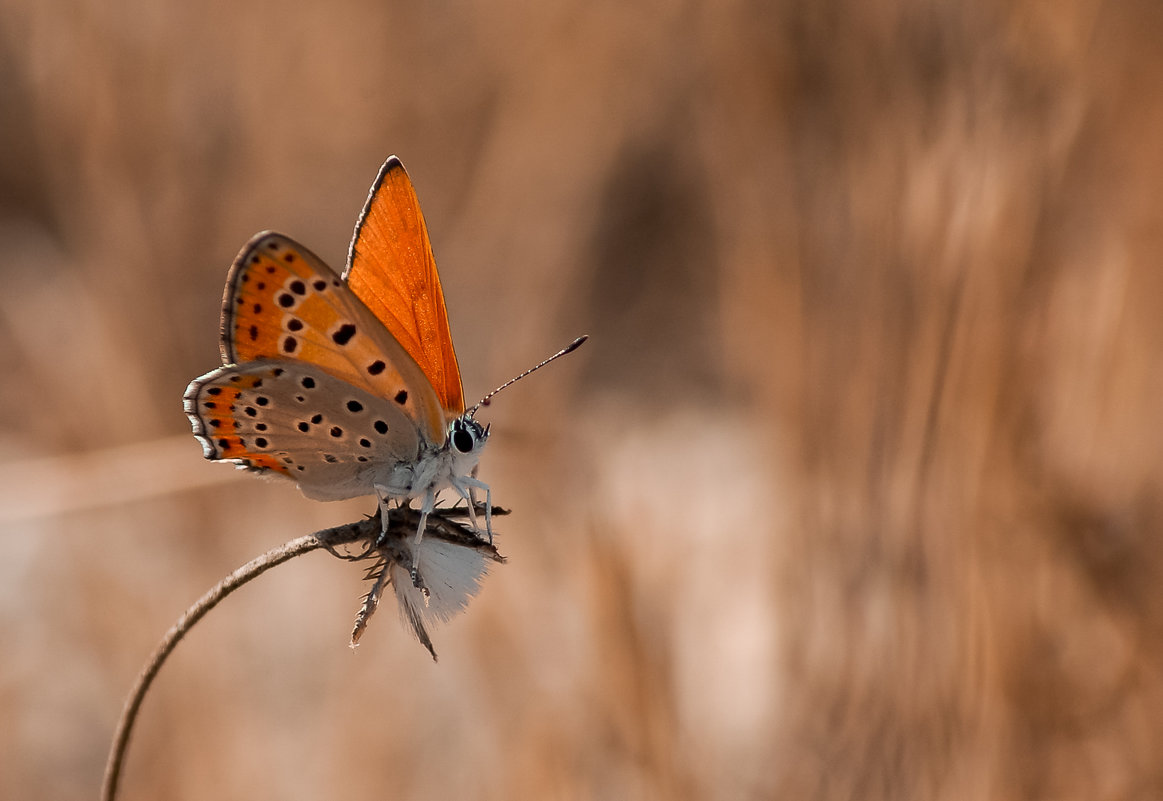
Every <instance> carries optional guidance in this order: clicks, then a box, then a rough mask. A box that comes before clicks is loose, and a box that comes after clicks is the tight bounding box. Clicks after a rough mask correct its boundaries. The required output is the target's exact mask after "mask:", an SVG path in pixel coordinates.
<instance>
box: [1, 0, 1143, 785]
mask: <svg viewBox="0 0 1163 801" xmlns="http://www.w3.org/2000/svg"><path fill="white" fill-rule="evenodd" d="M1161 39H1163V11H1161V10H1160V7H1159V6H1158V5H1157V4H1156V3H1153V2H1146V1H1143V2H1136V1H1135V0H1128V1H1127V2H1116V3H1101V2H1096V1H1094V0H1066V1H1065V2H1061V3H1055V4H1048V3H1040V2H1034V1H1033V0H1018V1H1017V2H1008V3H999V2H985V3H979V4H970V3H964V4H950V3H934V2H925V0H883V1H882V2H873V3H866V2H856V1H855V0H838V2H832V3H826V4H823V3H821V4H817V3H809V2H774V3H768V2H748V1H747V0H729V1H728V2H722V3H719V2H715V3H712V2H702V3H699V2H687V3H679V2H667V1H666V0H647V2H641V3H635V4H622V3H613V2H606V1H605V0H597V1H596V2H566V3H556V4H544V5H538V4H519V3H509V4H496V3H459V2H438V3H430V4H406V3H373V2H366V1H361V0H350V1H348V2H340V3H337V4H322V3H293V4H285V3H273V2H267V0H247V1H246V2H239V3H235V2H207V3H198V4H181V3H153V2H145V0H126V2H120V3H112V4H110V3H96V2H85V0H79V1H74V2H64V1H63V0H41V1H40V2H37V3H21V2H13V0H3V2H0V110H2V112H0V367H2V369H3V376H4V377H3V380H2V381H0V643H2V645H0V649H2V653H3V656H2V657H0V797H4V798H13V799H16V798H22V799H74V798H75V799H81V798H92V797H94V796H95V794H96V791H97V788H98V786H99V783H100V776H101V771H102V769H103V766H104V760H105V756H106V749H107V748H108V745H109V739H110V737H111V735H112V732H113V726H114V722H115V720H116V717H117V715H118V713H119V712H120V709H121V704H122V702H123V699H124V696H125V694H126V692H127V691H128V690H129V687H130V685H131V683H132V681H133V678H134V676H135V675H136V673H137V670H138V669H139V667H140V666H141V664H142V662H143V661H144V659H145V658H146V656H147V655H148V654H149V653H150V651H151V650H152V648H153V647H154V645H155V643H156V641H157V640H158V638H159V637H160V636H161V634H162V633H163V632H164V631H165V629H166V628H167V627H168V626H169V625H170V624H171V623H172V622H173V621H174V620H175V619H176V617H177V616H178V615H179V614H180V613H181V611H182V610H183V609H184V608H185V607H186V605H187V604H188V603H190V602H191V601H192V600H193V599H194V598H196V597H197V596H198V595H200V594H201V593H202V592H203V591H204V590H205V589H206V588H208V587H209V586H210V585H212V584H213V583H214V582H215V581H217V580H218V579H219V578H221V577H222V576H224V575H225V574H226V573H227V572H229V571H230V570H231V569H233V568H234V567H235V566H237V565H238V564H241V563H242V562H244V561H245V560H247V559H249V558H250V557H252V556H254V555H256V554H257V553H259V552H261V551H263V550H265V549H267V548H269V547H272V546H274V545H276V544H279V543H281V542H283V541H285V540H287V539H290V538H291V537H294V536H298V535H301V534H304V533H308V532H310V531H313V530H316V529H318V528H322V527H324V526H329V525H334V524H338V523H342V522H346V521H349V520H353V519H356V518H357V517H358V516H359V515H361V514H363V513H366V512H370V511H371V510H372V508H373V506H374V504H373V502H372V501H371V500H368V499H365V500H360V501H353V502H345V503H342V504H318V503H312V502H310V501H306V500H305V499H303V498H302V497H301V496H300V495H299V493H298V492H297V491H296V490H295V488H294V487H293V486H292V485H290V484H284V483H279V482H273V481H271V482H264V481H260V480H256V479H253V478H249V477H247V476H245V475H244V474H241V473H237V472H235V471H232V470H230V469H228V468H226V467H223V466H220V465H213V464H209V463H207V462H204V461H203V460H202V458H201V451H200V448H199V446H198V444H197V443H196V442H195V440H194V438H193V437H192V436H191V435H190V433H189V426H188V423H187V421H186V418H185V417H184V415H183V414H182V409H181V395H182V391H183V389H184V388H185V386H186V383H187V382H188V381H189V379H191V378H192V377H194V376H196V375H199V374H201V373H203V372H205V371H207V370H209V369H211V368H213V367H214V366H216V365H217V363H218V350H217V326H218V307H219V302H220V297H221V292H222V287H223V283H224V279H225V275H226V269H227V266H228V265H229V263H230V261H231V259H232V258H233V257H234V255H235V253H236V252H237V251H238V249H239V248H240V247H241V246H242V245H243V243H244V242H246V240H247V238H248V237H250V236H251V235H252V234H253V233H255V232H256V231H259V230H261V229H264V228H272V229H276V230H279V231H282V232H284V233H286V234H289V235H290V236H292V237H294V238H296V239H298V240H299V241H301V242H303V243H304V244H305V245H307V246H308V247H309V248H311V249H313V250H314V251H316V252H317V253H319V254H320V255H321V256H323V257H324V258H326V259H328V260H329V261H330V262H331V263H332V264H333V265H334V266H336V267H337V268H339V267H341V266H342V263H343V259H344V256H345V254H346V248H347V244H348V240H349V238H350V235H351V230H352V227H353V225H354V222H355V217H356V214H357V213H358V211H359V209H360V208H361V206H362V204H363V201H364V198H365V196H366V193H367V189H368V186H369V184H370V182H371V180H372V178H373V177H374V175H375V173H376V170H377V168H378V167H379V165H380V163H381V162H382V161H383V159H384V158H385V157H386V156H387V155H388V154H390V153H396V154H398V155H400V156H401V157H402V159H403V161H404V163H405V165H407V167H408V170H409V172H410V174H411V176H412V179H413V181H414V182H415V184H416V186H417V189H418V192H419V194H420V198H421V201H422V203H423V206H424V210H425V213H426V216H427V219H428V222H429V226H430V229H431V234H432V239H433V243H434V247H435V250H436V254H437V259H438V262H439V264H440V267H441V275H442V278H443V282H444V287H445V292H446V295H447V300H448V307H449V310H450V315H451V322H452V329H453V335H454V337H455V338H456V341H457V343H458V351H459V354H460V361H461V365H462V369H463V372H464V382H465V391H466V396H467V397H468V398H469V399H470V402H471V399H475V398H477V397H479V396H480V395H481V394H483V393H484V392H486V391H487V390H488V389H490V388H492V387H493V386H494V385H496V384H497V383H499V382H500V381H502V380H504V379H506V378H508V377H509V376H511V375H513V374H514V373H516V372H518V371H520V370H522V369H524V368H525V367H527V366H528V365H530V364H531V363H533V362H534V361H536V360H538V359H540V358H542V357H543V356H545V355H547V354H548V353H550V352H552V351H553V350H554V349H556V348H557V347H560V346H561V345H563V344H565V343H566V342H568V341H569V340H570V339H571V338H572V337H573V336H575V335H577V334H579V333H583V332H585V333H589V334H591V335H592V337H593V339H592V342H591V343H590V344H588V345H587V346H586V347H585V348H583V349H582V350H581V351H579V352H578V353H577V354H576V355H574V356H571V357H570V358H569V359H568V360H566V361H564V362H562V363H560V364H557V365H555V366H554V367H552V368H550V369H549V370H546V371H545V372H543V373H541V374H540V375H539V376H537V377H536V378H534V379H530V380H529V381H527V382H523V383H522V384H521V385H519V386H518V387H515V388H513V389H511V390H509V391H508V392H507V393H506V394H505V395H504V396H502V397H500V398H498V399H497V401H496V403H495V404H493V406H491V407H490V408H489V409H488V411H487V414H486V416H485V417H486V419H487V420H489V421H491V422H492V423H493V430H494V437H493V439H492V441H491V444H490V446H489V449H488V451H487V452H486V454H485V458H484V461H483V466H482V476H483V477H484V478H485V479H486V480H487V481H488V482H489V483H490V484H491V485H492V487H493V491H494V498H495V499H496V501H497V502H498V503H501V504H502V505H505V506H510V507H512V508H513V509H514V510H515V511H514V514H513V515H512V516H511V517H508V518H505V519H503V520H501V521H499V524H500V530H501V532H502V536H501V538H500V540H499V544H500V546H501V550H502V552H504V553H505V554H507V555H508V556H509V557H510V561H509V563H508V564H506V565H503V566H500V567H498V568H497V569H495V570H494V571H493V574H492V575H491V576H490V577H489V579H488V580H487V581H486V583H485V586H484V589H483V592H482V594H481V596H480V597H479V598H478V599H477V600H476V601H475V602H474V604H473V605H472V606H471V607H470V609H469V610H468V612H467V614H465V615H463V616H462V617H460V618H458V619H456V620H455V621H454V622H452V623H451V624H449V625H448V626H445V627H443V628H442V629H439V630H438V631H437V632H436V633H435V639H436V645H437V648H438V650H439V653H440V656H441V661H440V663H439V664H438V665H434V664H432V662H431V661H430V660H429V658H428V656H427V654H426V653H425V652H424V650H423V649H422V648H421V647H420V646H419V645H418V644H417V643H416V642H414V641H413V640H412V639H411V638H410V636H409V635H408V634H407V633H406V632H405V631H404V630H403V629H402V628H400V627H399V626H397V625H396V622H395V621H394V620H392V619H391V618H392V615H393V614H394V613H393V612H390V611H384V612H381V614H380V615H379V616H377V618H376V619H375V620H374V621H373V624H372V627H371V629H370V630H369V632H368V634H367V635H366V636H365V637H364V639H363V644H362V645H361V647H360V648H359V650H358V652H356V653H354V654H353V653H351V652H350V651H349V650H348V649H347V648H346V641H347V635H348V632H349V630H350V625H351V621H352V618H353V615H354V612H355V610H356V608H357V606H358V598H359V595H360V593H361V592H362V591H363V590H364V589H365V588H364V586H363V584H362V582H361V580H360V576H361V573H360V571H359V570H358V569H357V568H356V567H354V566H352V565H350V564H346V563H341V562H339V561H337V560H334V559H330V558H328V557H326V556H323V555H316V556H313V557H309V558H305V559H301V560H298V561H297V562H296V563H292V564H290V565H287V566H285V567H283V568H280V569H279V570H278V571H276V572H275V573H273V574H269V575H267V576H264V577H263V578H262V579H261V580H260V581H258V582H257V583H255V584H254V585H252V586H248V587H247V588H246V589H245V590H244V591H243V592H241V593H240V594H239V595H237V596H235V597H232V598H231V599H230V600H229V601H228V602H227V603H226V604H225V605H224V606H222V607H220V608H219V609H218V610H216V611H215V612H214V613H213V614H211V615H210V616H209V618H208V619H207V620H206V621H205V622H204V623H203V624H202V625H200V626H199V627H198V628H197V630H196V631H195V633H194V634H193V635H192V636H191V637H190V638H189V639H188V640H186V641H185V642H184V643H183V644H182V645H181V646H180V647H179V648H178V650H177V652H176V654H175V656H174V658H173V660H172V662H171V663H170V664H169V665H168V666H167V667H166V669H165V670H164V671H163V672H162V675H161V678H160V680H159V682H158V684H157V686H156V688H155V690H154V692H153V694H152V695H151V696H150V697H149V698H147V700H146V703H145V706H144V709H143V714H142V719H141V721H140V726H139V729H138V731H137V733H136V736H135V738H134V741H133V743H132V745H131V750H130V754H129V762H128V764H127V767H126V773H125V774H124V778H123V787H122V789H123V797H124V798H126V799H134V798H167V799H206V798H220V799H234V798H238V799H242V798H246V799H276V798H277V799H300V798H301V799H308V798H311V799H314V798H340V797H342V798H347V799H371V798H453V797H457V798H481V799H508V798H562V799H572V798H659V799H662V798H665V799H672V798H673V799H682V798H689V799H694V798H768V797H771V798H775V797H778V798H796V799H821V800H823V799H853V798H860V799H976V798H990V799H1018V798H1054V799H1095V798H1102V799H1148V798H1159V797H1163V591H1161V590H1160V589H1159V588H1160V587H1163V543H1161V540H1160V534H1161V532H1163V493H1161V490H1163V481H1161V477H1163V448H1161V445H1163V427H1161V426H1160V425H1159V410H1160V399H1161V397H1163V314H1161V313H1160V302H1161V300H1163V270H1161V269H1160V263H1161V259H1163V236H1161V233H1160V232H1161V231H1163V213H1161V212H1163V203H1161V202H1160V199H1159V198H1160V187H1163V149H1161V148H1160V145H1159V142H1160V141H1163V51H1161V50H1160V48H1159V46H1158V43H1159V41H1160V40H1161ZM385 609H387V607H386V606H385Z"/></svg>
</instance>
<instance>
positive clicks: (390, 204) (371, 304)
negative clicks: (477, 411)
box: [344, 156, 464, 419]
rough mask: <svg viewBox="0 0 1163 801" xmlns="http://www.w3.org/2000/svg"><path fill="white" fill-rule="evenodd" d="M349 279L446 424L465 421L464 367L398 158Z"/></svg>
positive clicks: (375, 201)
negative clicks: (421, 378)
mask: <svg viewBox="0 0 1163 801" xmlns="http://www.w3.org/2000/svg"><path fill="white" fill-rule="evenodd" d="M347 264H348V266H347V271H346V272H345V273H344V279H345V280H346V281H347V283H348V285H349V286H351V289H352V291H353V292H354V293H355V294H356V296H357V297H359V298H360V300H362V301H363V302H364V304H366V306H367V307H368V308H369V309H370V310H371V312H372V314H374V315H375V316H376V318H378V319H379V320H380V321H381V322H382V323H383V324H384V326H385V327H386V328H387V329H388V331H390V332H391V333H392V336H394V337H395V338H396V341H397V342H399V343H400V345H401V346H403V348H404V350H406V351H407V352H408V354H409V355H410V356H411V357H412V359H413V360H414V361H415V362H416V364H418V365H419V366H420V369H421V370H423V372H424V375H425V376H426V377H427V379H428V381H429V382H430V383H431V385H432V388H433V390H434V391H435V393H436V397H437V398H438V399H439V402H440V405H441V406H442V407H443V409H444V412H445V415H446V418H447V419H452V418H454V417H459V416H460V415H462V414H464V392H463V390H462V388H461V383H460V367H459V366H458V365H457V362H456V353H455V351H454V350H453V347H452V334H451V332H450V331H449V328H448V312H447V310H446V309H445V307H444V293H443V291H442V290H441V288H440V277H439V276H438V275H437V273H436V259H435V258H434V257H433V255H432V245H431V243H430V242H429V240H428V229H427V227H426V226H425V225H424V215H423V214H421V213H420V202H419V200H417V198H416V192H415V190H414V189H413V188H412V182H411V180H409V178H408V173H407V172H405V171H404V165H403V164H401V163H400V160H399V159H398V158H396V157H395V156H392V157H390V158H389V159H388V160H387V161H386V162H384V165H383V167H381V168H380V173H379V175H378V176H376V180H375V183H374V184H372V188H371V192H370V194H369V195H368V199H367V203H366V205H365V206H364V209H363V213H362V214H361V215H360V217H359V221H358V222H357V223H356V226H355V236H354V237H353V239H352V241H351V249H350V251H349V253H348V259H347Z"/></svg>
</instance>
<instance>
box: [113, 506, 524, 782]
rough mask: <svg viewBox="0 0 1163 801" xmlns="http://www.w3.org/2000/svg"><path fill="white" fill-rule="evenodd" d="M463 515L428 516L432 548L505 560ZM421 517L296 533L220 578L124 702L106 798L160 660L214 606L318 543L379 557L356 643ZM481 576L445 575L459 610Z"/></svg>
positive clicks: (417, 620) (405, 560)
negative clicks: (355, 546)
mask: <svg viewBox="0 0 1163 801" xmlns="http://www.w3.org/2000/svg"><path fill="white" fill-rule="evenodd" d="M494 513H499V514H507V512H506V511H505V510H494ZM459 516H461V515H459V514H458V513H457V512H455V511H453V510H443V511H439V512H436V513H433V514H432V515H431V516H430V517H429V518H428V529H427V531H426V533H427V534H428V536H429V537H430V538H431V545H430V546H429V548H430V549H432V550H436V549H439V548H444V549H445V551H447V548H449V547H451V548H452V549H453V551H454V552H457V553H459V552H461V551H463V552H464V553H471V554H476V553H477V552H478V551H479V552H483V553H484V554H485V555H486V557H487V558H489V559H492V560H493V561H504V559H503V558H502V557H501V556H500V555H499V554H497V552H496V549H495V548H493V546H492V545H491V544H488V543H484V542H481V541H479V540H477V539H476V537H475V535H474V534H473V533H472V532H471V531H470V530H469V529H467V528H465V527H464V526H463V525H461V524H460V523H458V522H456V521H455V520H454V519H453V518H456V517H459ZM418 520H419V517H418V515H417V514H416V513H414V512H412V510H410V509H399V510H394V511H393V513H392V514H391V515H390V516H389V522H388V528H387V531H386V532H385V533H384V534H383V536H381V524H380V516H379V514H378V513H377V514H376V515H375V516H374V517H369V518H367V519H365V520H361V521H359V522H357V523H349V524H346V525H343V526H336V527H335V528H329V529H324V530H322V531H317V532H315V533H314V534H309V535H307V536H304V537H298V538H296V539H293V540H291V541H290V542H287V543H285V544H283V545H280V546H279V547H277V548H273V549H271V550H269V551H267V552H266V553H264V554H263V555H262V556H259V557H257V558H255V559H252V560H251V561H249V562H247V563H246V564H245V565H243V566H242V567H240V568H238V569H237V570H235V571H234V572H233V573H231V574H230V575H229V576H227V577H226V578H224V579H223V580H222V581H220V582H218V584H216V585H215V586H214V587H213V588H212V589H211V590H209V591H208V592H207V593H206V594H205V595H203V596H202V597H201V598H199V599H198V600H197V601H196V602H195V603H194V604H193V605H191V606H190V608H189V609H187V610H186V611H185V613H183V614H182V616H181V617H180V618H178V621H177V622H176V623H174V625H173V626H172V627H170V629H169V631H167V632H166V634H165V636H164V637H162V640H161V642H160V643H159V644H158V647H157V648H156V649H155V650H154V652H153V654H152V655H151V656H150V658H149V661H148V662H147V663H146V666H145V667H144V668H143V669H142V671H141V673H140V674H139V675H138V677H137V681H136V683H135V684H134V686H133V689H132V691H131V692H130V694H129V698H128V699H127V700H126V702H125V707H124V709H123V710H122V713H121V718H120V719H119V720H118V723H117V730H116V733H115V734H114V737H113V743H112V746H111V747H110V750H109V759H108V761H107V763H106V767H105V778H104V782H103V784H102V788H101V798H102V801H113V799H114V798H116V796H117V788H118V784H119V780H120V778H121V770H122V767H123V765H124V764H125V755H126V752H127V749H128V745H129V737H130V734H131V733H132V731H133V726H134V724H135V722H136V720H137V715H138V712H139V711H140V710H141V705H142V702H143V701H144V700H145V695H146V693H147V692H148V691H149V689H150V687H151V686H152V684H153V680H154V679H155V678H156V677H157V675H158V672H159V671H160V670H161V667H162V665H163V664H165V661H166V659H167V658H168V657H169V655H170V654H171V653H172V652H173V650H174V648H175V647H177V644H178V643H179V642H180V641H181V640H182V638H183V637H185V636H186V634H188V633H189V632H190V630H191V629H192V628H193V627H194V625H195V624H196V623H198V621H199V620H201V619H202V618H203V617H205V616H206V614H207V613H208V612H209V611H210V610H211V609H213V608H214V607H215V606H217V605H218V604H219V602H221V601H222V600H223V599H224V598H226V597H227V596H228V595H230V594H231V593H232V592H234V591H235V590H237V589H238V588H239V587H241V586H243V585H244V584H246V583H248V582H249V581H251V580H253V579H255V578H257V577H258V576H260V575H262V574H263V573H265V572H266V571H268V570H270V569H271V568H273V567H276V566H278V565H281V564H282V563H284V562H287V561H289V560H291V559H294V558H295V557H297V556H302V555H303V554H306V553H310V552H311V551H314V550H317V549H320V548H323V549H325V550H327V551H329V552H330V553H331V554H333V555H334V556H337V557H339V558H342V559H349V560H359V559H366V558H376V559H377V560H378V562H377V564H376V566H374V567H373V568H372V571H373V572H375V571H378V576H377V582H376V587H378V591H377V589H376V588H373V590H372V592H369V593H368V595H367V596H365V598H364V605H363V607H362V608H361V610H360V613H359V617H358V618H357V620H356V630H355V631H353V633H352V644H353V645H354V644H355V641H356V640H357V639H358V637H359V634H361V633H362V632H363V630H364V629H365V628H366V627H367V622H368V619H369V618H370V617H371V614H372V612H374V611H375V608H376V606H377V605H378V603H379V595H380V593H382V592H383V586H384V584H385V583H386V581H388V580H390V579H391V578H392V576H391V574H390V571H391V569H392V567H393V566H397V567H398V566H400V565H410V564H411V562H412V556H411V550H410V547H409V543H410V541H411V538H412V536H413V534H414V533H415V530H416V525H417V523H418ZM356 542H364V543H368V547H367V548H366V549H365V550H363V551H362V552H360V553H358V554H345V553H342V552H341V551H339V550H338V548H340V547H341V546H344V545H349V544H351V543H356ZM372 543H375V544H372ZM421 548H422V550H423V549H424V548H425V546H424V545H421ZM422 563H423V562H422ZM432 569H433V573H434V577H439V575H440V574H439V573H438V571H439V569H440V567H439V565H433V568H432ZM482 575H483V570H479V571H477V572H476V573H474V574H473V575H471V576H470V580H469V581H468V583H467V584H465V585H457V584H456V583H455V581H456V580H460V579H463V576H462V574H461V573H456V574H455V575H452V576H451V578H450V577H449V576H445V577H444V580H443V584H444V586H445V588H446V589H451V590H453V592H454V595H456V600H457V601H458V602H459V605H458V606H457V609H460V608H463V605H464V604H465V603H467V600H468V598H469V597H470V596H471V595H472V594H473V593H475V591H476V587H477V581H479V578H480V577H481V576H482ZM450 582H451V583H450ZM395 583H396V584H397V585H399V584H400V582H395ZM405 583H406V584H407V588H408V589H409V590H414V588H412V587H411V584H410V582H405ZM400 592H401V587H399V586H397V593H398V594H399V593H400ZM373 593H374V597H373ZM401 603H402V605H403V606H404V611H405V617H406V619H408V620H409V621H410V623H411V624H412V627H413V630H414V631H415V633H416V635H417V637H418V638H419V639H420V642H421V643H422V644H423V645H424V647H425V648H427V649H428V652H429V653H430V654H432V658H433V659H434V660H435V659H436V652H435V650H433V646H432V641H431V639H430V638H429V637H428V634H427V631H426V630H425V627H424V625H423V621H422V617H423V615H421V613H420V612H418V611H417V609H416V607H415V604H414V603H407V602H405V600H404V599H403V598H402V597H401ZM445 603H447V599H445ZM453 611H456V610H453ZM446 612H447V610H446ZM446 616H447V614H445V613H441V612H440V611H439V609H438V610H437V617H439V618H441V619H442V618H443V617H446Z"/></svg>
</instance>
